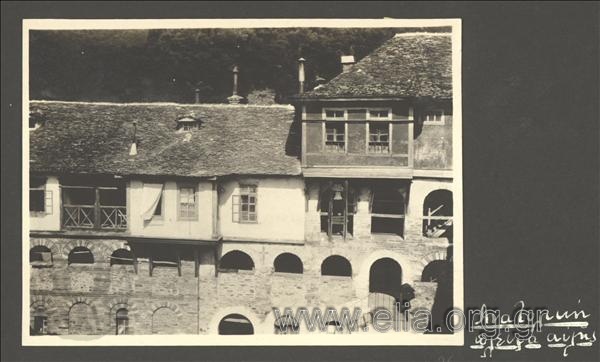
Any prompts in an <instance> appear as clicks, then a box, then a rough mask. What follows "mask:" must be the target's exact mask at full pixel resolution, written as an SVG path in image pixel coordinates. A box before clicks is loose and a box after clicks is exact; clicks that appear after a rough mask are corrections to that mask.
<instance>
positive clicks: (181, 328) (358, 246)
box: [30, 238, 447, 334]
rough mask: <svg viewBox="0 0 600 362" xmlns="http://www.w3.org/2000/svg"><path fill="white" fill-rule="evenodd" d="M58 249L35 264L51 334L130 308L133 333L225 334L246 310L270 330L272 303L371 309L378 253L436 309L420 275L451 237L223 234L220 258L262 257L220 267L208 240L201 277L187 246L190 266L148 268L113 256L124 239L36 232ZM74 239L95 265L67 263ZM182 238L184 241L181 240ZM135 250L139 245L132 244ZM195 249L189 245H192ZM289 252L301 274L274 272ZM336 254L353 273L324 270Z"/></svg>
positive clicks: (38, 306) (35, 295) (75, 330)
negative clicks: (259, 238)
mask: <svg viewBox="0 0 600 362" xmlns="http://www.w3.org/2000/svg"><path fill="white" fill-rule="evenodd" d="M31 244H32V245H39V244H44V245H47V246H49V247H50V249H51V250H52V251H53V261H52V265H51V266H46V267H42V268H40V267H31V269H30V270H31V285H30V286H31V288H30V289H31V310H32V312H36V313H42V314H45V315H47V317H48V332H49V333H51V334H114V333H115V331H116V321H115V317H116V311H117V310H119V309H120V308H126V309H127V310H128V317H129V333H131V334H153V333H154V334H175V333H184V334H206V333H211V334H212V333H218V331H217V327H218V323H219V321H220V320H221V319H222V318H223V317H225V316H226V315H228V314H233V313H235V314H242V315H244V316H245V317H246V318H248V319H249V320H250V321H251V322H252V323H253V327H254V330H255V333H272V332H273V323H274V317H273V313H272V309H273V308H274V307H277V308H280V309H281V310H283V309H284V308H286V307H291V308H294V309H295V308H297V307H307V308H309V309H311V308H312V307H320V308H322V309H323V310H324V309H325V308H327V307H335V308H341V307H349V308H351V309H352V308H353V307H360V308H361V309H363V311H364V310H365V308H368V306H367V305H366V300H367V298H368V295H369V270H370V267H371V265H372V264H373V263H374V262H375V261H377V260H378V259H380V258H384V257H386V258H392V259H394V260H395V261H397V262H398V263H399V264H400V266H401V268H402V276H401V278H402V282H403V283H408V284H410V285H412V286H413V287H414V288H415V290H416V296H415V301H414V303H413V304H414V305H415V306H418V307H419V308H422V307H423V308H427V309H429V308H431V303H432V302H433V297H434V295H435V283H425V284H424V283H420V278H421V273H422V271H423V268H424V267H425V266H426V265H427V264H428V263H429V262H431V261H432V260H439V259H445V257H446V248H447V244H443V243H436V242H431V241H430V240H427V239H425V238H424V239H422V240H418V241H408V240H404V241H385V240H384V241H381V240H378V241H365V240H347V241H342V240H336V241H332V242H330V241H319V242H314V243H312V244H305V245H298V244H294V243H289V244H286V243H277V244H274V243H272V242H271V243H260V242H228V241H225V242H223V244H222V245H220V246H218V247H217V249H216V253H217V257H220V256H222V255H225V254H226V253H228V252H229V251H233V250H239V251H242V252H244V253H246V254H248V255H249V256H250V257H251V258H252V260H253V262H254V270H239V271H237V272H236V271H220V272H219V271H217V268H216V267H215V265H216V264H217V263H216V262H215V250H214V249H209V248H204V249H200V250H199V253H200V265H199V269H198V276H196V273H195V263H194V259H193V256H190V255H189V249H182V251H181V254H182V262H181V263H182V264H181V265H182V268H181V276H179V273H178V269H177V268H176V267H166V266H157V267H155V268H154V269H153V272H152V276H150V271H149V262H148V259H147V258H146V257H145V256H144V255H140V256H139V258H138V264H137V272H136V270H135V268H134V266H132V265H113V266H111V265H110V254H111V253H112V251H114V250H116V249H119V248H123V247H125V248H129V247H130V246H129V245H128V244H127V243H126V242H124V241H123V240H107V239H94V240H73V239H67V238H46V239H40V238H33V239H32V240H31ZM75 245H86V246H87V247H88V248H89V249H90V250H91V251H92V252H93V253H94V258H95V263H94V264H80V265H75V264H72V265H68V263H67V258H68V254H69V251H70V249H71V248H73V247H74V246H75ZM173 247H176V246H173ZM133 251H134V252H135V251H136V249H135V248H134V249H133ZM186 253H188V254H186ZM281 253H292V254H295V255H297V256H298V257H299V258H300V259H301V260H302V263H303V273H302V274H293V273H282V272H275V271H274V267H273V262H274V260H275V258H276V257H277V256H278V255H280V254H281ZM331 255H340V256H342V257H344V258H346V259H347V260H348V261H349V262H350V264H351V267H352V275H351V276H323V275H321V266H322V263H323V261H324V260H325V259H326V258H327V257H329V256H331Z"/></svg>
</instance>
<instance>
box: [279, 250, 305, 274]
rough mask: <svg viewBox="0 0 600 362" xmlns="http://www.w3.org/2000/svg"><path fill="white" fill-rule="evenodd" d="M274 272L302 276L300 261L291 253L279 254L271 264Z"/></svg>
mask: <svg viewBox="0 0 600 362" xmlns="http://www.w3.org/2000/svg"><path fill="white" fill-rule="evenodd" d="M273 264H274V267H275V272H278V273H295V274H302V272H303V271H304V270H303V266H302V260H300V258H299V257H297V256H296V255H294V254H292V253H283V254H279V256H277V258H275V262H274V263H273Z"/></svg>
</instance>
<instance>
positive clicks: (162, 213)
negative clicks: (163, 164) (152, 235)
mask: <svg viewBox="0 0 600 362" xmlns="http://www.w3.org/2000/svg"><path fill="white" fill-rule="evenodd" d="M164 198H165V188H164V186H163V189H162V190H161V191H160V198H159V199H158V202H159V203H160V205H157V206H156V209H155V210H154V214H152V219H150V222H152V221H159V222H162V221H163V220H164V219H165V200H164ZM159 206H160V215H157V214H156V210H158V209H159Z"/></svg>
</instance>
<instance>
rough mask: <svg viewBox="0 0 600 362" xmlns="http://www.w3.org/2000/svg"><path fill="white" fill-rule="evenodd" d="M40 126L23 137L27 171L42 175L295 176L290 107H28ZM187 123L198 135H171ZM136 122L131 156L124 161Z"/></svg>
mask: <svg viewBox="0 0 600 362" xmlns="http://www.w3.org/2000/svg"><path fill="white" fill-rule="evenodd" d="M30 110H31V111H32V112H41V113H42V115H43V117H44V119H45V123H44V125H43V126H42V127H41V128H39V129H37V130H35V131H31V132H30V154H29V155H30V169H31V171H33V172H44V173H81V174H83V173H85V174H120V175H170V176H195V177H204V176H207V177H208V176H222V175H230V174H247V175H261V174H264V175H299V174H300V161H299V159H298V145H297V144H298V143H299V139H298V138H299V136H300V135H299V134H294V133H295V127H296V125H295V123H294V122H293V120H294V110H293V108H292V107H291V106H251V105H207V104H205V105H182V104H174V103H146V104H141V103H137V104H136V103H132V104H118V103H83V102H50V101H32V102H31V103H30ZM187 116H193V117H197V118H199V119H200V120H201V122H202V123H201V125H200V128H199V129H195V130H192V131H189V132H185V131H184V132H178V131H177V130H176V120H177V119H179V118H182V117H187ZM134 121H137V133H136V135H137V139H138V144H137V155H135V156H130V155H129V151H130V147H131V144H132V140H133V133H134V126H133V122H134Z"/></svg>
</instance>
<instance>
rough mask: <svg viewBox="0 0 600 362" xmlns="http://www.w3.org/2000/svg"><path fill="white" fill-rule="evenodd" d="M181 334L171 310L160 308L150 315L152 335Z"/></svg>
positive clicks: (176, 319)
mask: <svg viewBox="0 0 600 362" xmlns="http://www.w3.org/2000/svg"><path fill="white" fill-rule="evenodd" d="M177 333H181V330H180V328H179V320H178V318H177V314H175V312H174V311H173V310H171V308H168V307H160V308H158V309H157V310H155V311H154V313H153V314H152V334H177Z"/></svg>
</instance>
